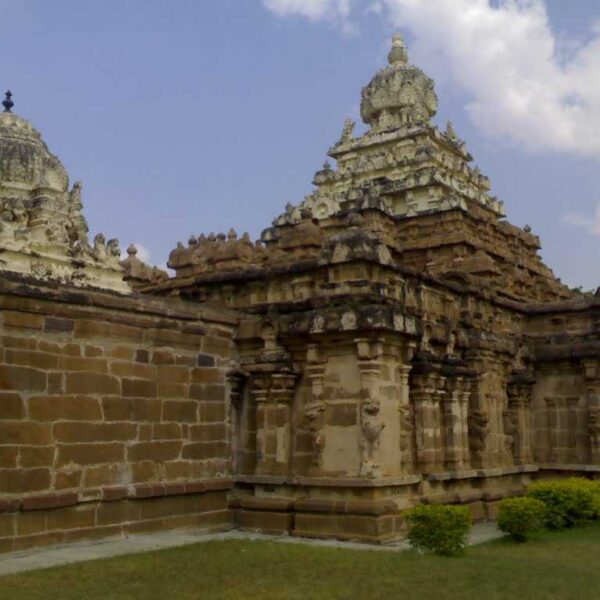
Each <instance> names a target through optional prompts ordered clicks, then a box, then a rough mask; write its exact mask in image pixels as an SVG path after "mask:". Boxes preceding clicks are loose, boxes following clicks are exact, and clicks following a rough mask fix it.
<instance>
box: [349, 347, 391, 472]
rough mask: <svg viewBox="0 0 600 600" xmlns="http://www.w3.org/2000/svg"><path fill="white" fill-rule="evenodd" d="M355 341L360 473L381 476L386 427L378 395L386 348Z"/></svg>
mask: <svg viewBox="0 0 600 600" xmlns="http://www.w3.org/2000/svg"><path fill="white" fill-rule="evenodd" d="M355 342H356V350H357V356H358V361H357V364H358V370H359V373H360V383H361V397H360V411H359V412H360V434H359V442H358V443H359V447H360V459H361V460H360V470H359V476H361V477H369V478H376V477H379V476H380V475H381V465H380V457H379V446H380V438H381V432H382V431H383V429H384V428H385V423H384V422H383V419H382V418H381V414H380V411H381V401H380V398H379V397H378V394H377V386H378V383H379V377H380V372H381V367H382V363H381V357H382V352H383V349H382V347H381V344H380V343H377V342H371V341H369V340H366V339H357V340H355Z"/></svg>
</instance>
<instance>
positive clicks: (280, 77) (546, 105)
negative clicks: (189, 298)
mask: <svg viewBox="0 0 600 600" xmlns="http://www.w3.org/2000/svg"><path fill="white" fill-rule="evenodd" d="M449 1H450V0H427V2H425V0H422V5H423V7H427V8H429V7H431V5H432V4H435V3H440V4H439V7H440V15H442V14H443V12H442V9H444V6H443V5H446V9H447V5H448V2H449ZM452 2H453V4H451V6H454V7H457V6H458V5H464V6H463V8H465V7H466V8H469V7H470V5H472V6H473V7H474V8H476V9H477V10H478V11H479V12H477V11H475V12H474V13H473V14H474V15H475V16H474V18H473V19H472V20H471V21H470V22H466V21H453V18H454V16H456V18H457V19H458V17H459V16H460V15H446V16H445V17H440V18H437V17H433V18H432V17H431V15H429V14H427V13H426V12H419V10H417V9H415V8H414V5H419V1H418V0H417V1H416V2H415V1H414V0H413V1H412V2H410V1H409V0H379V1H376V0H373V1H371V0H302V1H300V0H201V1H200V2H198V1H196V0H173V1H171V2H166V1H164V0H128V1H127V2H123V1H122V0H103V1H102V2H81V0H52V2H49V1H47V0H0V55H1V56H2V57H3V60H2V66H3V68H2V70H1V73H2V75H1V77H0V86H4V87H5V88H10V89H11V90H12V91H13V93H14V100H15V103H16V106H15V112H17V113H19V114H20V115H22V116H24V117H26V118H28V119H30V120H31V121H32V123H33V124H34V125H35V126H36V127H37V128H38V129H39V130H40V131H41V132H42V134H43V135H44V137H45V139H46V141H47V142H48V144H49V146H50V148H51V149H52V151H53V152H55V153H56V154H57V155H58V156H59V157H60V158H61V160H62V161H63V163H64V164H65V166H66V167H67V170H68V171H69V173H70V175H71V179H72V181H76V180H82V181H83V184H84V195H83V200H84V205H85V210H86V216H87V218H88V221H89V224H90V229H91V230H92V233H95V232H97V231H102V232H104V233H105V234H106V235H107V236H109V237H118V238H119V240H120V241H121V246H122V247H126V246H127V244H128V243H130V242H136V243H138V244H141V245H143V246H144V247H145V248H147V249H148V250H149V251H150V254H151V260H152V261H153V262H155V263H159V264H160V263H164V262H165V260H166V258H167V256H168V253H169V251H170V250H171V249H172V248H174V247H175V245H176V242H177V241H178V240H186V239H187V238H188V237H189V235H190V234H192V233H193V234H199V233H202V232H205V233H209V232H211V231H215V232H218V231H226V230H228V229H229V228H230V227H235V228H236V229H237V230H238V231H240V232H241V231H244V230H248V231H249V232H250V233H251V235H252V236H254V237H255V236H258V235H259V234H260V231H261V230H262V229H263V228H264V227H267V226H268V225H269V224H270V222H271V220H272V218H273V217H275V216H276V215H277V214H279V213H280V212H281V210H282V209H283V207H284V206H285V204H286V203H287V202H293V203H296V202H299V201H300V200H301V199H302V198H303V196H304V195H305V194H307V193H308V192H309V191H310V189H311V185H310V181H311V179H312V175H313V174H314V172H315V171H316V170H317V169H318V168H319V167H320V165H321V164H322V163H323V161H324V159H325V158H326V156H325V152H326V150H327V148H328V147H329V146H330V145H331V144H332V143H333V142H334V141H335V140H337V139H338V137H339V134H340V132H341V128H342V125H343V121H344V119H345V118H347V117H354V118H357V115H358V106H359V99H360V89H361V87H362V86H363V85H365V84H366V83H367V82H368V81H369V79H370V78H371V76H372V75H373V74H374V72H375V71H376V70H377V69H378V68H379V67H381V66H383V65H384V64H385V56H386V54H387V50H388V46H389V38H390V35H391V33H392V32H393V31H394V30H396V29H399V30H401V31H402V32H403V33H404V34H405V36H406V39H407V42H408V46H409V51H410V52H411V57H412V59H413V62H415V63H417V64H419V65H420V66H422V67H423V68H424V70H426V71H427V72H428V73H429V74H430V75H432V76H434V77H435V78H436V81H437V88H436V89H437V92H438V96H439V98H440V111H439V114H438V122H439V123H440V124H444V123H445V121H446V120H447V119H451V120H452V121H453V122H454V124H455V129H456V130H457V132H458V133H459V135H460V136H461V137H463V138H464V139H465V140H466V141H467V145H468V147H469V149H470V151H471V153H472V154H473V155H474V157H475V161H476V163H477V164H478V165H479V166H480V167H481V169H482V171H483V172H484V173H486V174H488V175H489V176H490V177H491V180H492V189H493V192H494V193H495V194H496V195H497V196H498V197H499V198H501V199H503V200H504V201H505V204H506V209H507V213H508V219H509V220H510V221H511V222H513V223H515V224H517V225H520V226H523V225H525V224H529V225H531V227H532V228H533V231H534V232H535V233H537V234H538V235H540V237H541V238H542V244H543V256H544V259H545V260H546V262H547V263H548V264H549V266H551V267H552V268H553V269H554V271H555V272H556V274H557V275H558V276H560V277H561V278H562V279H563V280H564V281H566V282H567V283H569V284H570V285H573V286H577V285H582V286H584V287H585V288H586V289H589V288H594V289H595V287H597V286H598V285H600V250H599V248H600V209H598V210H599V212H598V215H597V216H596V210H597V207H598V206H600V171H599V168H598V167H599V162H598V159H599V158H600V61H596V59H595V58H594V57H595V56H597V55H598V53H597V52H594V50H596V49H597V46H596V45H595V44H597V43H598V41H599V38H600V29H596V30H594V29H593V26H594V23H595V22H597V21H599V20H600V2H598V1H597V0H577V1H576V2H565V1H564V0H547V1H546V2H542V0H514V2H509V3H508V4H507V3H506V2H498V1H494V2H489V3H488V0H452ZM409 4H410V5H413V8H410V9H407V8H406V6H407V5H409ZM502 7H504V8H502ZM452 10H453V9H452ZM457 10H458V9H457ZM540 10H545V11H546V12H545V13H544V15H541V13H540V12H539V11H540ZM411 11H412V12H411ZM494 11H496V12H494ZM499 11H502V12H499ZM467 12H468V11H463V14H467ZM461 18H462V16H461ZM544 19H546V21H544ZM544 23H546V25H544ZM486 27H489V28H491V29H490V31H492V34H493V35H491V34H490V35H487V34H486V30H485V28H486ZM520 31H524V33H523V34H522V35H521V34H520V33H519V32H520ZM482 32H483V34H482ZM496 35H497V36H499V37H498V39H496V38H495V37H494V36H496ZM477 36H479V37H477ZM502 36H504V37H502ZM519 36H520V37H519ZM488 39H490V45H491V44H492V43H495V44H500V46H499V47H500V48H503V47H504V48H507V50H506V53H504V54H503V53H502V51H501V52H499V53H497V54H496V55H493V56H491V57H488V58H486V60H487V62H481V59H480V58H481V56H484V57H485V56H487V54H489V53H488V52H487V49H488V48H486V46H487V43H488V42H487V40H488ZM482 40H484V41H482ZM549 40H551V41H552V42H553V43H554V42H555V44H556V48H555V55H552V56H548V52H547V46H548V42H549ZM504 43H505V45H503V44H504ZM538 50H539V52H538ZM511 52H512V54H511ZM550 54H552V53H550ZM478 57H479V58H478ZM505 81H506V84H505V83H504V82H505ZM530 84H531V85H530ZM511 86H512V87H511ZM513 88H514V89H516V90H519V89H520V88H527V89H531V90H533V91H532V92H531V93H532V94H533V96H532V97H533V98H534V100H535V101H534V102H532V101H531V98H530V99H529V100H528V102H529V103H528V104H527V105H526V108H525V109H523V104H522V103H521V104H519V102H521V100H523V99H522V98H518V99H517V100H518V102H517V103H516V104H515V105H512V104H510V99H512V98H514V96H515V93H514V89H513ZM558 88H560V96H559V95H558V94H555V91H556V89H558ZM505 90H508V91H507V93H506V95H503V92H504V91H505ZM517 95H518V94H517ZM497 98H498V100H497ZM506 98H509V100H506ZM525 100H527V99H525ZM523 110H525V115H524V114H523Z"/></svg>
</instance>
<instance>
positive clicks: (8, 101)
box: [2, 90, 15, 113]
mask: <svg viewBox="0 0 600 600" xmlns="http://www.w3.org/2000/svg"><path fill="white" fill-rule="evenodd" d="M4 96H5V97H4V100H3V102H2V106H4V112H5V113H9V112H12V107H13V106H14V105H15V103H14V102H13V101H12V92H11V91H10V90H6V92H5V93H4Z"/></svg>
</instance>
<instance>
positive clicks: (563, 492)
mask: <svg viewBox="0 0 600 600" xmlns="http://www.w3.org/2000/svg"><path fill="white" fill-rule="evenodd" d="M527 496H529V497H530V498H536V499H537V500H541V501H542V502H543V503H544V504H545V505H546V518H545V525H546V526H547V527H549V528H550V529H561V528H563V527H573V526H574V525H577V524H579V523H582V522H585V521H588V520H590V519H597V518H599V517H600V486H598V484H597V482H593V481H588V480H587V479H579V478H576V477H573V478H571V479H564V480H558V481H540V482H538V483H534V484H533V485H531V486H529V489H528V490H527Z"/></svg>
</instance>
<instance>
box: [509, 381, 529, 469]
mask: <svg viewBox="0 0 600 600" xmlns="http://www.w3.org/2000/svg"><path fill="white" fill-rule="evenodd" d="M534 383H535V380H534V378H533V377H532V376H530V375H529V374H527V373H519V374H516V375H515V376H513V378H512V380H511V381H510V382H509V384H508V386H507V395H508V409H507V410H506V411H505V412H504V415H503V416H504V433H505V435H506V438H507V450H508V451H509V454H510V455H511V457H512V458H513V460H514V463H515V464H516V465H523V464H529V463H531V462H533V451H532V415H531V399H532V392H533V385H534Z"/></svg>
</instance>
